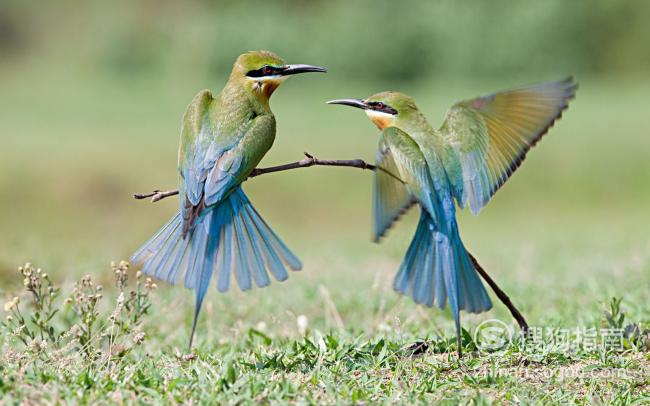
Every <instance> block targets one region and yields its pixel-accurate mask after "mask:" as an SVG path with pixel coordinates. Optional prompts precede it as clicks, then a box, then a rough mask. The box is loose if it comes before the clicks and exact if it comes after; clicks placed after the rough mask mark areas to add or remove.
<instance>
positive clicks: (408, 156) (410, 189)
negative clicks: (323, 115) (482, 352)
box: [328, 78, 577, 356]
mask: <svg viewBox="0 0 650 406" xmlns="http://www.w3.org/2000/svg"><path fill="white" fill-rule="evenodd" d="M576 88H577V86H576V84H575V82H574V81H573V79H572V78H567V79H565V80H560V81H557V82H548V83H542V84H538V85H534V86H527V87H521V88H516V89H512V90H507V91H503V92H499V93H494V94H491V95H488V96H483V97H478V98H475V99H471V100H466V101H463V102H460V103H457V104H455V105H454V106H453V107H452V108H451V109H450V110H449V112H448V113H447V116H446V118H445V121H444V123H443V124H442V126H441V127H440V128H438V129H434V128H433V127H431V125H429V123H428V122H427V120H426V118H425V117H424V115H423V114H422V113H421V112H420V110H419V109H418V107H417V106H416V104H415V102H414V100H413V99H412V98H411V97H409V96H407V95H405V94H403V93H399V92H382V93H377V94H375V95H372V96H370V97H368V98H366V99H338V100H331V101H329V102H328V103H330V104H342V105H348V106H352V107H357V108H360V109H362V110H364V111H365V112H366V114H367V115H368V117H369V118H370V120H371V121H372V122H373V123H374V124H375V125H376V126H377V127H378V128H379V129H380V130H381V135H380V138H379V150H378V152H377V159H376V164H377V167H378V168H380V169H381V170H377V171H375V181H374V198H373V209H374V216H373V219H374V239H375V241H379V239H380V238H381V237H382V236H384V234H385V233H386V231H387V230H388V229H389V228H390V226H391V225H392V224H393V222H394V221H395V220H397V219H398V218H399V216H400V215H401V214H403V213H404V212H405V211H406V210H408V209H409V208H410V207H411V206H412V205H414V204H418V205H419V206H420V209H421V214H420V220H419V223H418V226H417V229H416V231H415V236H414V237H413V240H412V241H411V244H410V245H409V247H408V249H407V251H406V255H405V256H404V259H403V261H402V264H401V265H400V267H399V270H398V272H397V276H396V277H395V281H394V288H395V290H397V291H398V292H400V293H402V294H406V295H409V296H411V297H412V298H413V300H415V302H416V303H419V304H424V305H427V306H433V305H434V304H435V305H437V306H438V307H440V308H444V307H445V305H446V303H447V302H448V303H449V307H450V309H451V312H452V314H453V317H454V322H455V326H456V337H457V344H458V354H459V356H460V354H461V340H460V310H465V311H467V312H470V313H480V312H484V311H487V310H489V309H490V308H491V307H492V302H491V301H490V298H489V296H488V294H487V292H486V291H485V288H484V287H483V284H482V283H481V280H480V279H479V275H478V274H477V271H476V269H475V265H474V263H473V261H472V259H471V256H470V254H469V253H468V251H467V249H466V248H465V246H464V245H463V242H462V241H461V238H460V234H459V230H458V224H457V222H456V208H455V205H458V207H459V208H464V207H467V206H469V208H470V209H471V211H472V212H473V213H474V214H478V212H479V211H480V210H481V208H482V207H484V206H485V205H486V204H487V203H488V202H489V201H490V199H491V198H492V196H493V195H494V194H495V193H496V191H497V190H498V189H499V188H500V187H501V186H502V185H503V184H504V183H505V182H506V180H508V178H509V177H510V176H511V175H512V174H513V173H514V171H515V170H516V169H517V168H518V167H519V166H520V165H521V163H522V162H523V160H524V158H525V157H526V154H527V153H528V151H529V150H530V148H531V147H533V146H534V145H535V144H536V143H537V142H538V141H539V140H540V139H541V138H542V136H543V135H544V134H545V133H546V132H547V131H548V129H549V128H550V127H551V126H552V125H553V123H554V122H555V121H556V120H557V119H558V118H560V116H561V114H562V112H563V111H564V109H566V108H567V106H568V103H569V100H570V99H572V98H573V97H574V95H575V91H576ZM454 201H455V204H454Z"/></svg>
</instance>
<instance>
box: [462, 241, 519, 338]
mask: <svg viewBox="0 0 650 406" xmlns="http://www.w3.org/2000/svg"><path fill="white" fill-rule="evenodd" d="M468 254H469V257H470V259H471V260H472V262H473V263H474V267H475V268H476V271H477V272H478V273H479V275H481V277H482V278H483V279H484V280H485V282H487V284H488V285H490V287H491V288H492V290H493V291H494V293H495V294H496V295H497V297H498V298H499V300H501V303H503V304H504V305H505V306H506V307H507V308H508V310H510V314H512V317H514V318H515V320H517V324H519V327H520V328H521V330H522V331H523V332H524V335H526V334H528V323H526V319H525V318H524V316H522V315H521V313H520V312H519V309H517V308H516V307H515V305H514V304H512V301H511V300H510V297H508V295H506V293H505V292H504V291H502V290H501V288H500V287H499V285H497V283H496V282H495V281H494V280H493V279H492V278H491V277H490V275H488V274H487V272H485V269H483V267H482V266H481V264H479V263H478V261H477V260H476V258H475V257H474V255H472V254H470V253H469V252H468Z"/></svg>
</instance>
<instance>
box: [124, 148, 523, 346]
mask: <svg viewBox="0 0 650 406" xmlns="http://www.w3.org/2000/svg"><path fill="white" fill-rule="evenodd" d="M310 166H347V167H352V168H359V169H369V170H373V171H374V170H382V171H384V172H386V173H387V174H389V175H390V176H393V177H394V178H395V179H397V180H399V181H400V182H402V180H401V179H399V178H398V177H396V176H395V175H394V174H392V173H390V172H388V171H386V170H385V169H383V168H381V167H377V166H375V165H371V164H369V163H367V162H365V161H364V160H362V159H342V160H329V159H318V158H315V157H314V156H312V155H310V154H308V153H306V152H305V158H304V159H301V160H300V161H297V162H291V163H288V164H284V165H278V166H271V167H268V168H255V169H254V170H253V172H251V174H250V175H249V176H248V177H249V178H254V177H256V176H260V175H264V174H265V173H273V172H281V171H288V170H291V169H298V168H308V167H310ZM177 194H178V189H175V190H167V191H161V190H154V191H153V192H151V193H143V194H139V193H136V194H134V195H133V197H134V198H135V199H146V198H149V197H150V198H151V201H152V202H157V201H159V200H162V199H164V198H166V197H169V196H175V195H177ZM468 254H469V253H468ZM469 257H470V259H471V260H472V262H473V263H474V266H475V267H476V271H477V272H478V273H479V275H481V277H482V278H483V279H484V280H485V282H487V284H488V285H490V287H491V288H492V290H493V291H494V293H495V294H496V295H497V297H498V298H499V300H501V302H502V303H503V304H504V305H505V306H506V307H507V308H508V310H510V314H512V317H514V318H515V320H517V323H518V324H519V327H520V328H521V329H522V330H523V332H524V334H527V333H528V323H526V319H525V318H524V316H522V314H521V313H520V312H519V310H518V309H517V308H516V307H515V305H514V304H513V303H512V301H511V300H510V297H508V295H506V293H505V292H504V291H502V290H501V288H500V287H499V285H497V284H496V282H494V280H492V278H491V277H490V275H488V274H487V272H485V270H484V269H483V267H481V265H480V264H479V263H478V261H477V260H476V258H475V257H474V256H473V255H472V254H469Z"/></svg>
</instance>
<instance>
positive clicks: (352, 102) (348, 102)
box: [327, 99, 370, 110]
mask: <svg viewBox="0 0 650 406" xmlns="http://www.w3.org/2000/svg"><path fill="white" fill-rule="evenodd" d="M327 104H342V105H344V106H352V107H356V108H358V109H362V110H367V109H368V108H369V107H370V106H368V104H366V102H364V101H363V100H361V99H336V100H330V101H328V102H327Z"/></svg>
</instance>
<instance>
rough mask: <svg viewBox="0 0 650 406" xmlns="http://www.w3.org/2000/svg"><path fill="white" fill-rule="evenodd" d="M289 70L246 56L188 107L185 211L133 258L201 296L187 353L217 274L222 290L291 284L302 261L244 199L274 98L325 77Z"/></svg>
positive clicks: (264, 57) (270, 126)
mask: <svg viewBox="0 0 650 406" xmlns="http://www.w3.org/2000/svg"><path fill="white" fill-rule="evenodd" d="M325 71H326V70H325V69H324V68H321V67H318V66H312V65H288V64H286V63H285V62H284V60H282V58H280V57H279V56H277V55H275V54H274V53H272V52H269V51H255V52H248V53H245V54H243V55H241V56H239V58H237V61H236V62H235V64H234V66H233V69H232V73H231V74H230V78H229V80H228V82H227V83H226V86H225V87H224V88H223V90H222V91H221V92H220V93H219V94H217V95H216V96H214V95H213V94H212V93H211V92H210V91H209V90H203V91H201V92H200V93H199V94H197V95H196V96H195V97H194V99H193V100H192V102H191V103H190V105H189V107H188V108H187V111H186V112H185V116H184V117H183V125H182V131H181V141H180V148H179V151H178V171H179V191H180V193H179V196H180V211H179V213H178V214H176V215H175V216H174V217H173V218H172V219H171V220H170V221H169V222H168V223H167V224H166V225H165V226H164V227H163V228H162V229H160V231H158V233H156V234H155V235H154V236H153V237H152V238H151V239H150V240H149V241H147V242H146V243H145V244H144V245H143V246H142V247H141V248H140V249H139V250H138V251H137V252H136V253H135V254H133V256H132V258H131V261H132V262H133V263H135V264H141V265H142V269H143V271H144V272H145V273H146V274H147V275H151V276H154V277H156V278H158V279H162V280H165V281H168V282H170V283H172V284H174V283H176V282H178V281H179V280H181V279H182V280H183V281H184V284H185V287H186V288H189V289H194V291H195V296H196V303H195V310H194V319H193V322H192V333H191V335H190V348H191V347H192V339H193V337H194V331H195V329H196V322H197V319H198V316H199V311H200V310H201V304H202V303H203V298H204V297H205V294H206V291H207V289H208V285H209V284H210V280H211V279H212V275H213V273H215V274H216V275H215V276H216V284H217V289H218V290H219V291H220V292H225V291H227V290H228V289H229V287H230V284H231V276H232V275H234V278H235V280H236V281H237V285H239V288H240V289H241V290H248V289H251V288H252V286H253V283H254V284H255V285H257V286H258V287H264V286H267V285H268V284H269V283H270V282H271V280H270V278H269V273H270V274H271V275H273V277H274V278H275V279H277V280H278V281H283V280H285V279H287V276H288V275H287V268H289V269H292V270H299V269H300V268H301V267H302V265H301V263H300V261H299V260H298V258H297V257H296V256H295V255H294V254H293V253H292V252H291V251H290V250H289V249H288V248H287V247H286V245H285V244H284V243H283V242H282V241H281V240H280V239H279V238H278V237H277V235H276V234H275V233H274V232H273V231H272V230H271V228H270V227H269V226H268V225H267V224H266V222H265V221H264V220H263V219H262V217H260V215H259V214H258V212H257V210H255V208H254V207H253V206H252V205H251V202H250V201H249V200H248V197H246V195H245V194H244V192H243V190H242V188H241V183H242V182H244V181H245V180H246V179H247V178H248V176H249V175H250V173H251V172H252V171H253V170H254V169H255V167H256V166H257V164H258V163H259V162H260V160H261V159H262V157H263V156H264V155H265V154H266V152H267V151H268V150H269V149H270V148H271V145H272V144H273V141H274V139H275V117H274V116H273V113H272V112H271V108H270V107H269V99H270V97H271V95H272V94H273V92H274V91H275V90H276V89H277V88H278V86H280V84H281V83H282V82H283V81H284V80H285V79H286V78H288V77H289V76H290V75H295V74H298V73H306V72H325Z"/></svg>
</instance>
